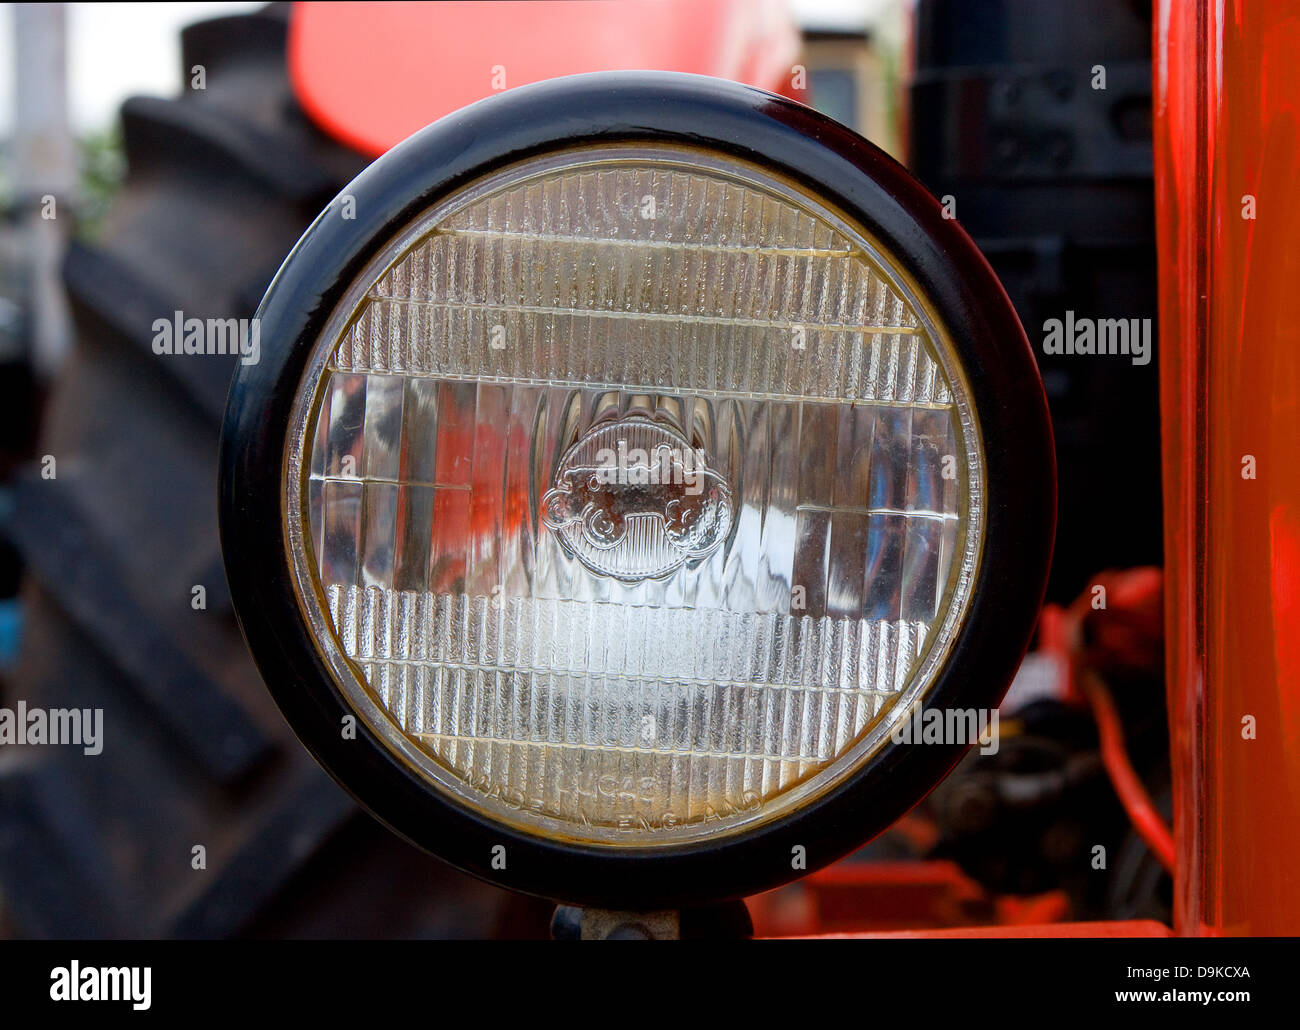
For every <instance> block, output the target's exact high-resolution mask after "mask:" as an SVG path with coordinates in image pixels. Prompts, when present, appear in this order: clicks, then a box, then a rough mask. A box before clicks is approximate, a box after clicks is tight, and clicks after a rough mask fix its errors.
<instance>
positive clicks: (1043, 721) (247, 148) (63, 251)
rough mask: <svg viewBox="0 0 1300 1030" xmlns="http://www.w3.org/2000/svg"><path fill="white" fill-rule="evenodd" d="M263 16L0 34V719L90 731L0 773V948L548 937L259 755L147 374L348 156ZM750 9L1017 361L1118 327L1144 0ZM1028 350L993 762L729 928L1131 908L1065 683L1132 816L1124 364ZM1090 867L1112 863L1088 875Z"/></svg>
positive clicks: (1146, 85) (530, 912)
mask: <svg viewBox="0 0 1300 1030" xmlns="http://www.w3.org/2000/svg"><path fill="white" fill-rule="evenodd" d="M743 6H744V5H741V7H743ZM754 6H755V8H757V7H764V5H761V4H758V5H754ZM290 7H291V5H282V4H276V5H271V6H270V7H267V6H264V5H260V4H252V3H174V4H166V3H161V4H112V3H109V4H39V5H38V4H6V5H3V7H0V676H2V677H3V679H2V680H0V705H9V706H13V705H14V704H15V703H16V702H17V701H18V700H19V699H22V700H25V701H26V702H27V703H28V704H29V705H44V706H47V707H64V706H79V707H104V708H105V709H106V710H108V711H110V712H111V716H110V718H111V731H110V732H111V733H112V734H113V736H112V737H111V740H110V742H111V747H108V748H106V750H105V753H104V754H103V755H101V756H99V757H97V758H94V759H87V758H84V757H83V756H81V755H80V752H79V751H75V749H58V748H23V747H18V746H13V745H6V746H4V747H0V936H65V937H66V936H187V937H214V936H238V935H252V936H416V937H449V936H450V937H458V936H466V937H481V936H544V935H545V934H546V933H547V925H548V922H549V920H550V916H551V912H552V907H553V906H552V905H551V904H550V903H547V902H543V901H539V900H534V899H526V898H520V897H516V896H513V895H509V894H506V893H505V892H502V891H499V890H497V889H496V888H493V887H491V886H489V885H486V884H482V883H479V882H478V881H476V880H472V879H470V878H468V877H465V876H462V875H460V874H458V873H456V872H454V871H452V870H450V869H449V868H447V867H445V866H443V865H441V864H440V863H438V862H436V861H435V860H433V859H431V858H428V857H426V856H424V855H423V854H421V853H418V852H416V851H415V850H414V849H412V848H411V847H409V846H408V845H406V844H405V843H403V842H402V841H400V840H397V839H396V838H394V837H393V836H392V835H391V834H389V833H388V832H387V831H386V830H384V829H383V828H381V827H379V826H378V825H377V824H375V823H374V822H372V821H371V820H370V819H369V817H367V816H365V815H364V814H362V813H360V812H359V811H358V810H357V809H356V807H355V806H354V805H353V803H352V802H351V801H350V800H349V799H348V798H347V797H346V796H345V795H344V793H343V792H342V791H341V790H339V788H337V787H336V786H335V785H334V784H333V783H332V781H330V780H329V779H328V777H327V776H326V775H325V774H324V773H323V772H321V771H320V770H319V769H318V768H317V767H316V766H315V764H314V763H313V762H312V761H311V759H310V758H309V757H308V756H307V755H306V753H305V752H304V751H303V750H302V749H301V747H299V746H298V744H297V742H296V741H295V740H294V739H293V737H292V734H291V733H290V732H289V731H288V729H287V727H286V726H285V725H284V723H283V721H282V720H281V719H280V717H279V715H278V713H277V712H276V711H275V709H274V707H273V705H272V703H271V702H270V699H269V697H268V696H267V694H266V692H265V690H264V688H263V687H262V685H261V683H260V681H259V680H258V677H257V673H256V671H255V670H254V669H253V667H252V664H251V661H250V660H249V659H248V657H247V654H246V652H245V650H244V648H243V644H242V640H241V638H240V636H239V631H238V628H237V626H236V623H235V620H234V615H233V612H232V611H231V608H230V601H229V597H228V596H226V594H225V587H224V575H223V573H222V571H221V560H220V554H219V551H218V548H217V540H216V516H215V458H216V442H217V430H218V422H219V418H220V414H221V411H222V408H223V406H224V402H225V394H226V386H227V384H228V381H229V377H230V372H231V368H232V366H231V364H230V361H229V359H226V358H222V357H206V358H202V359H198V360H195V361H192V362H189V361H187V362H173V363H169V364H165V363H162V362H160V361H158V359H157V358H156V357H155V356H154V355H153V354H152V353H151V352H150V347H149V342H150V335H149V332H148V331H147V329H146V327H147V326H148V325H149V324H150V323H151V321H152V318H153V317H154V316H155V315H156V314H157V313H159V312H162V313H170V312H171V311H173V310H184V311H186V312H187V313H190V312H193V313H195V314H200V315H202V314H204V313H218V312H219V313H222V314H226V315H228V314H232V313H237V314H238V315H240V316H247V315H250V314H251V313H252V312H253V310H254V309H255V307H256V305H257V302H258V300H259V299H260V297H261V294H262V292H263V290H264V289H265V287H266V285H267V284H268V283H269V281H270V278H271V276H272V275H273V273H274V271H275V269H276V267H277V266H278V265H279V263H280V261H281V260H282V259H283V257H284V256H285V254H286V253H287V252H288V250H289V249H290V247H291V246H292V244H293V242H294V241H295V240H296V238H297V236H298V235H299V234H300V233H301V231H302V230H303V229H304V228H305V227H306V225H307V224H308V223H309V221H310V220H311V218H312V217H313V216H314V215H315V214H316V212H317V211H319V210H320V209H321V208H322V207H323V206H324V205H325V204H326V203H328V201H329V200H330V198H331V197H333V196H334V195H335V193H337V192H338V190H339V189H341V188H342V186H343V185H344V184H346V182H347V181H348V180H349V179H350V178H351V177H352V176H353V175H355V174H356V173H357V172H358V171H359V170H360V169H361V168H363V167H364V166H365V164H366V163H367V162H368V160H369V159H370V157H371V156H373V155H372V154H369V153H362V152H359V151H358V150H357V149H354V145H353V144H350V143H348V142H346V140H345V138H336V136H337V135H338V134H335V135H331V133H330V132H328V131H326V129H325V128H323V127H322V126H321V125H318V124H316V123H315V122H314V121H313V119H312V117H310V116H309V115H308V114H307V113H306V112H305V110H304V108H303V105H302V103H301V102H300V97H299V96H298V95H297V94H296V93H295V89H294V87H293V85H292V84H291V81H290V77H289V74H288V71H287V59H286V38H287V35H288V31H289V21H290V18H291V17H292V12H291V10H290ZM679 7H680V5H679ZM738 9H739V8H738ZM764 9H765V10H766V8H764ZM773 9H774V10H775V11H776V14H775V15H773V14H772V13H771V11H768V12H767V13H766V14H765V15H764V16H765V17H766V18H768V19H769V22H768V23H767V24H766V27H765V29H764V31H769V32H772V33H773V34H774V36H780V37H781V38H783V39H784V38H786V36H782V35H781V33H787V35H788V38H789V39H791V40H792V41H793V44H792V46H793V49H792V50H791V53H790V57H791V60H790V61H789V64H790V74H791V77H792V82H791V84H790V86H791V91H792V92H794V93H796V95H799V96H800V97H802V99H804V100H806V101H807V102H809V103H811V104H812V105H814V106H816V107H818V108H820V109H822V110H823V111H825V112H826V113H828V114H830V115H831V116H833V117H834V118H836V119H838V120H840V121H842V122H844V123H846V124H848V125H850V126H852V127H853V128H855V129H856V130H857V131H858V132H860V133H861V134H862V135H864V136H866V137H867V138H868V139H870V140H871V141H873V142H874V143H876V144H877V145H878V146H880V147H882V148H884V149H885V150H886V151H888V152H889V153H891V154H892V155H894V156H895V157H897V158H898V159H899V160H900V161H902V162H903V163H904V164H906V165H907V166H908V167H909V168H910V169H911V170H912V172H913V173H914V174H915V175H917V176H918V177H919V178H920V179H921V180H922V181H923V182H924V183H925V184H926V185H927V186H928V187H929V188H930V189H931V190H932V192H934V193H935V194H936V195H937V196H940V197H951V198H952V199H953V201H954V203H955V209H956V215H957V218H958V220H959V221H960V222H961V224H962V225H963V226H964V227H965V228H966V229H967V231H968V232H969V233H970V234H971V235H972V236H973V237H974V238H975V240H976V242H977V243H978V244H979V245H980V247H981V248H982V249H983V251H984V252H985V254H986V255H987V256H988V258H989V260H990V262H991V263H992V264H993V266H994V268H995V270H996V271H997V272H998V274H999V276H1000V277H1001V279H1002V281H1003V283H1004V284H1005V286H1006V288H1007V291H1008V293H1009V295H1010V296H1011V299H1012V301H1013V303H1014V304H1015V306H1016V308H1017V310H1018V311H1019V313H1020V315H1021V319H1022V321H1023V322H1024V323H1025V326H1026V329H1027V332H1028V335H1029V338H1030V340H1031V342H1033V343H1034V344H1035V345H1036V346H1037V343H1038V342H1039V341H1040V340H1041V329H1040V327H1041V326H1042V323H1043V322H1044V321H1045V320H1046V319H1048V318H1055V317H1061V316H1062V315H1063V313H1064V311H1066V310H1067V309H1068V310H1073V311H1075V312H1076V313H1077V314H1079V315H1080V316H1092V317H1106V318H1151V319H1154V318H1155V248H1154V241H1153V231H1154V230H1153V198H1152V154H1151V111H1150V97H1151V92H1150V76H1151V67H1150V52H1151V32H1152V27H1151V15H1150V5H1149V3H1144V2H1142V0H1076V2H1072V3H1069V4H1053V3H1042V2H1039V0H795V2H792V3H790V4H788V5H784V6H782V5H780V4H777V5H775V6H774V8H773ZM562 16H563V15H562V14H561V13H560V12H559V11H557V17H562ZM773 18H775V19H776V21H777V22H779V24H776V25H775V27H773V24H772V22H771V19H773ZM575 31H581V30H580V28H579V29H576V30H575ZM689 31H690V27H689V25H687V24H685V22H684V23H683V25H682V32H683V34H685V33H688V32H689ZM1099 66H1100V67H1102V68H1104V72H1105V74H1104V81H1105V88H1104V89H1098V88H1096V86H1095V81H1096V69H1097V68H1098V67H1099ZM199 67H201V68H202V69H203V75H202V76H201V79H202V81H201V82H200V81H198V80H196V77H195V71H194V70H195V69H196V68H199ZM799 70H802V71H803V72H804V73H805V75H804V76H803V81H800V82H794V81H793V79H794V78H795V77H796V76H797V74H798V71H799ZM395 86H400V84H395ZM430 117H432V115H430ZM425 120H428V119H425ZM354 142H355V141H354ZM1153 336H1154V334H1153ZM1039 360H1040V364H1041V370H1042V373H1043V378H1044V383H1045V385H1046V388H1047V392H1048V398H1049V402H1050V404H1051V407H1052V413H1053V422H1054V427H1055V432H1056V444H1057V449H1058V463H1059V468H1060V489H1061V517H1060V523H1059V527H1058V542H1057V552H1056V560H1055V565H1054V569H1053V575H1052V581H1051V585H1050V588H1049V597H1048V600H1049V602H1050V604H1049V607H1048V609H1047V611H1046V612H1045V614H1044V618H1043V623H1042V626H1041V628H1040V632H1039V639H1038V642H1037V646H1036V648H1035V650H1034V651H1033V652H1031V654H1030V656H1029V658H1028V659H1027V660H1026V663H1025V666H1024V668H1023V669H1022V671H1021V675H1020V676H1019V677H1018V678H1017V681H1016V684H1015V685H1014V686H1013V688H1012V692H1011V694H1010V695H1009V697H1008V701H1007V703H1006V704H1005V705H1004V708H1003V720H1004V721H1003V746H1002V748H1001V750H1000V751H999V752H998V754H996V755H990V756H980V755H978V754H973V755H972V756H970V757H968V758H967V759H966V760H965V761H964V762H963V763H962V765H961V766H960V767H959V768H958V770H957V771H956V772H955V773H954V774H953V775H952V776H951V777H950V778H949V779H948V780H947V781H945V783H944V784H943V785H942V786H941V787H940V788H939V789H938V790H937V791H936V792H935V793H934V794H933V795H932V796H931V798H929V799H928V800H927V801H926V802H925V803H924V804H923V805H921V806H920V807H918V809H916V810H915V811H914V812H913V813H912V814H910V815H909V816H907V817H906V818H905V819H904V820H902V821H901V822H900V823H899V824H898V825H897V826H896V827H895V828H894V829H893V830H891V831H890V832H889V833H887V834H886V835H884V836H883V837H881V838H880V839H878V840H877V841H875V842H873V843H872V844H870V845H869V846H867V847H866V848H864V849H863V850H862V851H861V852H859V853H858V854H857V855H855V856H853V857H852V858H850V859H849V860H846V861H845V862H842V863H840V864H838V865H837V866H834V867H832V868H831V869H829V870H825V871H823V872H820V873H817V874H814V875H813V876H811V877H808V878H806V879H805V880H804V881H801V882H800V883H798V884H795V885H792V886H790V887H787V888H783V889H782V890H779V891H775V892H772V893H771V894H768V895H764V896H762V897H760V898H756V899H751V901H750V908H751V912H752V914H753V916H754V919H755V923H756V929H757V932H758V933H760V934H767V935H779V934H797V933H809V932H819V931H820V932H826V931H838V930H871V929H886V930H887V929H902V928H912V929H921V928H927V927H931V928H932V927H960V926H971V925H987V924H989V923H1005V924H1016V923H1029V922H1044V921H1052V920H1059V919H1076V920H1077V919H1089V918H1138V917H1153V918H1158V919H1167V918H1168V892H1169V879H1168V875H1167V873H1166V871H1165V869H1164V868H1163V866H1162V865H1161V863H1160V861H1159V860H1158V859H1157V857H1156V856H1154V855H1153V854H1152V852H1151V850H1150V849H1149V848H1148V847H1147V846H1146V845H1145V844H1144V842H1143V839H1142V836H1141V834H1139V833H1137V832H1136V831H1135V830H1134V827H1133V824H1132V821H1131V819H1130V817H1129V815H1128V814H1126V812H1125V810H1124V808H1123V806H1122V805H1121V804H1120V802H1119V800H1118V799H1117V797H1116V795H1115V791H1114V789H1113V788H1112V786H1111V782H1110V780H1109V778H1108V776H1107V769H1106V765H1105V761H1104V757H1103V755H1102V753H1101V748H1100V746H1099V735H1098V726H1097V721H1096V717H1095V716H1094V713H1093V711H1092V709H1091V707H1090V706H1089V704H1088V703H1087V700H1086V698H1085V697H1084V695H1083V692H1081V691H1080V689H1079V679H1080V676H1081V675H1084V674H1087V675H1089V676H1104V678H1105V680H1106V682H1107V683H1108V684H1109V685H1110V687H1111V689H1112V691H1113V692H1114V695H1115V697H1116V701H1117V707H1118V711H1119V716H1120V717H1121V718H1122V720H1123V725H1124V731H1125V735H1126V737H1127V740H1128V748H1129V754H1130V756H1131V759H1132V761H1133V764H1134V765H1135V766H1136V767H1137V769H1138V772H1139V774H1140V775H1141V776H1142V777H1143V779H1144V780H1145V781H1146V784H1147V788H1148V790H1149V791H1150V793H1151V794H1152V796H1153V797H1154V798H1155V799H1156V802H1157V805H1158V806H1160V807H1164V808H1165V809H1166V813H1167V806H1168V779H1169V776H1168V750H1167V741H1166V740H1165V730H1164V726H1165V710H1164V701H1163V667H1162V651H1161V616H1160V610H1159V603H1160V589H1159V572H1158V569H1157V568H1156V567H1157V566H1158V565H1159V564H1160V562H1161V538H1160V464H1159V435H1158V408H1157V387H1156V384H1157V362H1158V358H1157V360H1154V361H1152V362H1151V363H1150V364H1149V365H1146V366H1133V365H1131V364H1130V363H1129V362H1127V361H1126V360H1121V359H1116V360H1113V361H1109V362H1107V361H1095V360H1094V361H1086V360H1085V361H1076V360H1074V359H1071V358H1069V357H1064V356H1062V357H1055V358H1052V357H1045V356H1043V355H1042V354H1041V353H1040V354H1039ZM46 456H52V457H53V458H54V459H55V462H56V467H57V474H56V475H54V476H53V477H51V476H49V475H48V474H46V475H43V473H42V470H43V469H48V467H49V466H48V463H46V462H45V461H44V460H43V459H45V458H46ZM1098 582H1103V583H1105V584H1107V585H1108V588H1109V589H1110V594H1111V597H1112V602H1111V604H1110V605H1109V606H1108V608H1107V609H1106V610H1105V611H1095V610H1093V609H1092V608H1091V607H1090V606H1089V605H1088V604H1087V603H1086V600H1087V596H1088V591H1089V589H1090V587H1091V586H1092V585H1094V584H1096V583H1098ZM195 583H202V584H205V585H206V587H207V599H206V608H205V609H204V610H203V611H202V612H196V611H195V610H194V609H193V608H192V606H191V604H190V597H191V586H192V585H193V584H195ZM1081 596H1082V597H1083V598H1084V603H1076V598H1080V597H1081ZM196 844H202V845H203V846H204V847H205V849H206V856H207V868H206V875H204V876H202V877H200V876H196V875H194V874H193V870H192V869H191V849H192V847H193V846H194V845H196ZM1096 844H1103V845H1105V846H1107V848H1108V851H1109V853H1111V854H1112V855H1115V856H1118V858H1117V859H1116V860H1115V861H1114V862H1113V863H1112V869H1111V874H1110V875H1108V876H1105V877H1097V876H1091V875H1089V865H1088V855H1089V853H1090V849H1091V848H1092V847H1093V846H1094V845H1096ZM1112 849H1113V850H1112Z"/></svg>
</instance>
